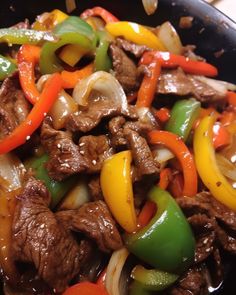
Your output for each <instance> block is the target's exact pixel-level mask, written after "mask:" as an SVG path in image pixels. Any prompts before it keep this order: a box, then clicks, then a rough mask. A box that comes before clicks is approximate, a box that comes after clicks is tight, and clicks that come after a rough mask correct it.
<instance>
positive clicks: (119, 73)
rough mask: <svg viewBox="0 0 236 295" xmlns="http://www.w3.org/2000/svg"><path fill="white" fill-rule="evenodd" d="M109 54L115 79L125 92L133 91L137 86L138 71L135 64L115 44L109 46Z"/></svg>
mask: <svg viewBox="0 0 236 295" xmlns="http://www.w3.org/2000/svg"><path fill="white" fill-rule="evenodd" d="M110 52H111V56H112V63H113V68H114V73H115V77H116V79H117V80H118V81H119V82H120V84H121V85H122V87H123V88H124V90H125V91H126V92H129V91H132V90H135V89H136V88H137V86H138V85H137V80H138V71H137V67H136V65H135V63H134V62H133V61H132V60H131V59H130V58H129V57H128V56H127V55H126V54H125V52H124V51H123V50H122V49H121V48H119V47H118V46H116V45H115V44H111V45H110Z"/></svg>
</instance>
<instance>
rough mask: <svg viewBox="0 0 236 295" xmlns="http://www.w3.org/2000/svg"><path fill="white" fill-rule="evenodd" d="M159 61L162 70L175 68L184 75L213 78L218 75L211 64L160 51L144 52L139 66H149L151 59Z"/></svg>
mask: <svg viewBox="0 0 236 295" xmlns="http://www.w3.org/2000/svg"><path fill="white" fill-rule="evenodd" d="M154 56H155V59H157V60H159V62H160V63H161V66H162V67H163V68H176V67H181V68H182V69H183V70H184V71H185V72H186V73H190V74H195V75H204V76H209V77H214V76H217V75H218V70H217V68H216V67H214V66H213V65H211V64H208V63H206V62H203V61H195V60H191V59H189V58H187V57H185V56H182V55H176V54H173V53H169V52H161V51H146V52H145V53H144V54H143V56H142V58H141V60H140V64H144V65H149V64H150V63H151V62H152V60H153V57H154Z"/></svg>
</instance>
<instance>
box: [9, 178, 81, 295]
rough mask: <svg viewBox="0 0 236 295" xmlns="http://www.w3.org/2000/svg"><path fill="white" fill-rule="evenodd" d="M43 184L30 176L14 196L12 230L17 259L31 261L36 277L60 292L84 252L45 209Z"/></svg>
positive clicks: (73, 273) (46, 193)
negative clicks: (20, 192)
mask: <svg viewBox="0 0 236 295" xmlns="http://www.w3.org/2000/svg"><path fill="white" fill-rule="evenodd" d="M49 202H50V197H49V194H48V192H47V190H46V188H45V186H44V185H43V184H42V183H41V182H40V181H37V180H35V179H33V178H30V179H29V180H28V181H27V183H26V185H25V187H24V190H23V192H22V194H21V195H19V196H18V197H17V202H16V207H15V212H14V218H13V225H12V233H13V238H12V240H13V244H12V248H13V252H14V258H15V259H16V261H18V260H19V261H23V262H32V263H33V264H34V265H35V268H36V269H37V270H38V273H39V276H40V277H41V278H43V280H44V281H45V282H46V283H48V285H49V286H51V287H52V288H53V289H55V290H56V291H57V292H62V291H64V289H65V288H66V286H67V284H68V283H69V282H70V281H71V279H73V277H74V276H75V275H76V274H77V273H78V272H79V266H80V262H81V260H82V257H83V253H80V251H79V246H78V244H77V243H76V241H75V240H74V238H73V237H72V235H71V234H70V233H69V232H68V231H66V230H65V228H63V226H62V225H60V223H59V222H58V221H57V219H55V217H54V214H53V213H52V212H51V211H50V209H49V208H48V205H49Z"/></svg>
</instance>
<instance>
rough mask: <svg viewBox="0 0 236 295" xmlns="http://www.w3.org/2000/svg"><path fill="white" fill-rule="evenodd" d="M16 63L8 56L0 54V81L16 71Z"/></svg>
mask: <svg viewBox="0 0 236 295" xmlns="http://www.w3.org/2000/svg"><path fill="white" fill-rule="evenodd" d="M16 69H17V67H16V65H15V64H14V63H13V62H12V61H11V60H10V59H8V58H6V57H5V56H3V55H1V54H0V81H3V80H4V79H5V78H7V77H8V76H9V75H11V74H12V73H14V72H15V71H16Z"/></svg>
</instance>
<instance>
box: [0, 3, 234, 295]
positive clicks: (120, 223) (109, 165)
mask: <svg viewBox="0 0 236 295" xmlns="http://www.w3.org/2000/svg"><path fill="white" fill-rule="evenodd" d="M151 3H152V4H150V5H155V7H156V6H157V1H151ZM146 5H148V2H147V3H146ZM149 10H150V9H149ZM150 13H152V12H150ZM0 43H1V44H2V45H4V46H2V47H1V52H0V53H1V55H0V81H1V88H0V99H1V106H0V224H1V226H0V269H1V281H2V284H3V292H4V294H7V295H13V294H18V295H19V294H26V295H27V294H42V295H43V294H45V295H49V294H51V295H53V294H63V295H75V294H79V295H89V294H93V295H126V294H127V295H152V294H172V295H179V294H195V295H201V294H210V292H211V290H215V289H217V288H218V287H219V286H221V284H222V281H223V279H224V273H225V256H226V255H235V254H236V240H235V234H236V190H235V187H236V167H235V162H236V136H235V134H236V93H235V91H236V85H233V84H231V83H228V82H225V81H221V80H218V79H217V76H218V70H217V68H216V67H215V66H214V65H212V64H210V63H208V62H207V61H206V60H204V58H203V57H200V56H198V55H197V54H196V53H195V47H194V46H192V45H183V44H182V42H181V39H180V37H179V35H178V33H177V31H176V30H175V28H174V27H173V26H172V24H171V23H170V22H165V23H163V24H161V25H160V26H157V27H155V28H154V27H147V26H145V25H143V24H138V23H134V22H130V21H128V20H119V19H118V18H117V17H116V16H114V15H113V14H112V13H110V12H109V11H107V10H105V9H104V8H101V7H94V8H91V9H88V10H85V11H84V12H83V13H82V14H81V15H80V16H77V15H73V16H70V15H67V14H66V13H64V12H62V11H60V10H57V9H55V10H53V11H51V12H45V13H43V14H42V15H39V16H38V17H37V18H36V19H35V21H34V22H33V23H32V24H29V22H28V21H25V22H22V23H18V24H16V25H15V26H13V27H10V28H3V29H0ZM226 253H228V254H226ZM163 292H164V293H163Z"/></svg>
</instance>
